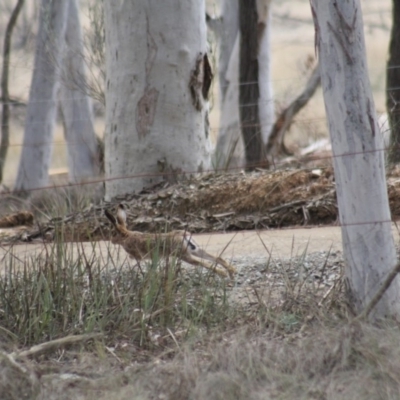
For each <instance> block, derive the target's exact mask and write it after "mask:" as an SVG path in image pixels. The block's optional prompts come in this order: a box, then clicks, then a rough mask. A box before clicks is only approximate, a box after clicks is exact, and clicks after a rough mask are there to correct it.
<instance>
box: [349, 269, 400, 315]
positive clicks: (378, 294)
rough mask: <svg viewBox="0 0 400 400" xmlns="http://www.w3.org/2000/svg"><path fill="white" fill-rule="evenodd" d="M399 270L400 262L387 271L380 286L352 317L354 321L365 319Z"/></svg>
mask: <svg viewBox="0 0 400 400" xmlns="http://www.w3.org/2000/svg"><path fill="white" fill-rule="evenodd" d="M399 272H400V262H399V263H397V265H396V266H395V267H394V268H393V270H392V271H391V272H390V273H389V275H388V276H387V277H386V279H385V281H384V282H383V284H382V286H381V287H380V288H379V290H378V291H377V292H376V294H375V296H374V297H373V298H372V300H371V301H370V302H369V304H367V305H366V307H365V308H364V310H363V311H362V312H361V313H360V314H359V315H358V316H357V317H356V318H355V319H354V321H360V320H363V319H366V318H367V317H368V315H369V314H370V312H371V311H372V310H373V309H374V307H375V306H376V305H377V304H378V302H379V300H380V299H381V298H382V296H383V295H384V294H385V292H386V290H388V288H389V286H390V285H391V284H392V282H393V280H394V278H396V276H397V274H398V273H399Z"/></svg>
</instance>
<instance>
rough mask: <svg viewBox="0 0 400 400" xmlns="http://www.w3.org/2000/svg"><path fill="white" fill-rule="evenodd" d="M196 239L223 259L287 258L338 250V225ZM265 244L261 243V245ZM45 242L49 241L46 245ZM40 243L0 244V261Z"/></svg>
mask: <svg viewBox="0 0 400 400" xmlns="http://www.w3.org/2000/svg"><path fill="white" fill-rule="evenodd" d="M194 237H195V240H196V242H197V243H198V244H199V245H201V246H202V247H203V248H204V249H206V250H207V251H208V252H210V253H212V254H219V253H221V252H223V254H224V257H225V258H227V259H231V258H235V257H238V256H244V255H247V256H250V257H253V256H254V257H262V256H265V257H267V255H268V253H267V251H266V249H265V247H266V248H267V249H268V252H271V254H272V256H273V257H274V258H287V257H290V256H296V255H299V254H302V253H303V252H304V251H305V250H307V253H312V252H315V251H328V250H329V249H330V248H332V250H335V251H336V250H339V251H340V250H341V249H342V242H341V233H340V228H338V227H321V228H312V229H304V228H299V229H281V230H268V231H261V232H258V233H257V232H256V231H241V232H236V233H225V234H220V233H218V234H198V235H194ZM264 245H265V247H264ZM47 246H49V245H47ZM44 248H45V246H44V245H43V244H18V245H15V246H13V248H12V249H11V248H10V247H9V246H2V247H1V248H0V265H2V266H4V265H5V262H4V260H5V259H6V257H9V256H10V252H11V250H12V253H13V254H14V257H15V261H16V262H17V263H18V262H19V263H23V261H24V260H25V259H26V258H30V257H32V256H34V255H37V254H40V252H42V251H44ZM72 248H73V249H74V253H76V254H77V253H78V250H82V249H84V250H85V254H86V255H87V256H90V255H91V254H92V253H93V251H95V252H96V254H97V255H100V256H101V257H104V258H106V257H108V255H109V254H110V253H111V254H113V253H115V252H117V249H116V248H114V246H112V245H110V244H109V242H98V243H97V245H96V246H94V247H93V246H92V244H90V243H79V244H77V243H74V244H73V246H72Z"/></svg>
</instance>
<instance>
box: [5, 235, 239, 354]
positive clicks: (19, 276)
mask: <svg viewBox="0 0 400 400" xmlns="http://www.w3.org/2000/svg"><path fill="white" fill-rule="evenodd" d="M91 246H92V248H91V250H90V251H88V249H87V248H86V249H84V248H83V246H81V247H79V246H77V245H75V246H73V245H72V244H68V243H62V242H61V241H59V242H56V243H54V244H48V245H46V246H45V247H44V249H43V250H42V252H41V254H37V255H35V256H33V257H30V258H29V259H26V260H23V261H22V260H21V259H20V257H21V256H20V255H17V254H13V251H12V249H11V250H10V252H9V254H8V256H7V257H6V260H4V261H3V262H4V264H3V269H2V271H1V277H0V304H1V306H0V327H1V329H0V335H1V336H3V337H8V339H13V341H14V343H15V344H17V345H20V346H21V345H23V346H32V345H35V344H38V343H41V342H45V341H49V340H53V339H57V338H60V337H63V336H66V335H71V334H81V333H90V332H100V333H103V334H104V336H103V337H104V343H105V344H109V343H115V341H117V340H119V339H121V338H124V339H125V340H127V341H128V342H130V343H134V344H135V345H136V346H138V347H139V348H143V349H149V348H152V346H154V345H157V346H161V347H162V344H163V343H164V342H165V343H169V342H170V340H176V339H175V337H174V335H175V334H176V332H178V334H179V335H180V336H182V337H189V336H190V335H191V334H192V333H193V332H196V331H197V330H198V329H203V330H210V329H212V328H213V327H215V326H221V324H222V325H224V324H225V323H228V322H229V319H230V318H231V317H232V314H231V313H234V312H235V310H233V309H232V308H231V307H230V306H229V304H228V301H227V297H226V287H225V282H224V281H223V280H221V279H219V278H218V277H215V276H214V275H212V274H207V275H203V274H202V273H200V272H199V271H193V270H191V271H190V277H189V276H188V273H186V271H182V270H181V268H180V265H179V264H177V263H176V260H174V259H172V258H171V259H170V261H169V262H167V263H166V264H163V265H161V266H160V265H159V264H160V262H159V257H157V255H155V256H154V258H153V260H152V262H150V263H149V264H148V265H145V263H142V265H141V266H136V265H135V264H136V263H135V262H134V261H133V260H132V261H129V262H128V261H127V260H126V255H125V254H123V255H122V256H121V255H120V254H119V253H117V252H116V248H115V247H114V246H110V247H109V248H108V249H107V251H106V252H104V251H103V252H101V251H100V249H99V248H98V246H99V244H98V243H95V242H93V243H92V245H91ZM160 251H161V249H160ZM111 252H113V253H114V255H112V254H111ZM105 253H106V254H105ZM155 342H156V343H155Z"/></svg>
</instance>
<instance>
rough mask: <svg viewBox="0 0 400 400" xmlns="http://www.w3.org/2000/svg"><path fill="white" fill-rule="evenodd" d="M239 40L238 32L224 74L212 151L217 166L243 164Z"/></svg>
mask: <svg viewBox="0 0 400 400" xmlns="http://www.w3.org/2000/svg"><path fill="white" fill-rule="evenodd" d="M239 42H240V34H239V33H238V34H237V35H236V42H235V45H234V47H233V49H232V53H231V58H230V60H229V64H228V69H227V71H226V74H225V78H226V79H225V81H226V82H227V83H226V85H227V90H226V93H225V96H224V97H223V98H222V99H221V102H220V109H221V115H220V121H219V124H220V127H219V132H218V138H217V145H216V147H215V151H214V165H215V166H216V167H217V168H228V167H229V168H237V167H240V168H241V167H244V165H245V159H244V146H243V138H242V134H241V131H240V121H239Z"/></svg>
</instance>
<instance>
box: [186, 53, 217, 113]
mask: <svg viewBox="0 0 400 400" xmlns="http://www.w3.org/2000/svg"><path fill="white" fill-rule="evenodd" d="M212 79H213V73H212V69H211V65H210V61H209V60H208V56H207V53H205V54H204V55H203V54H202V53H199V54H198V56H197V58H196V61H195V65H194V68H193V69H192V72H191V73H190V80H189V90H190V94H191V96H192V103H193V105H194V107H195V108H196V110H198V111H201V110H202V108H203V101H204V100H207V99H208V93H209V91H210V87H211V82H212Z"/></svg>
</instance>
